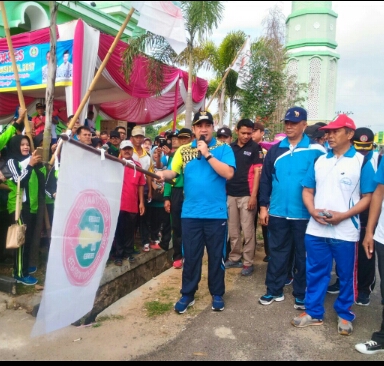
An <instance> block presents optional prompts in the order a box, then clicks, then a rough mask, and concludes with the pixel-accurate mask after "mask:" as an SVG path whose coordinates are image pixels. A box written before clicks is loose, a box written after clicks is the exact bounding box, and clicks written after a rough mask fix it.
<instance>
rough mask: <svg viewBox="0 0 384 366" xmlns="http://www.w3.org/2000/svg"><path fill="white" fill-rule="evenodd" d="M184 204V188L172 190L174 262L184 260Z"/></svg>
mask: <svg viewBox="0 0 384 366" xmlns="http://www.w3.org/2000/svg"><path fill="white" fill-rule="evenodd" d="M183 202H184V188H175V187H174V188H172V193H171V221H172V242H173V260H174V261H176V260H179V259H182V258H183V248H182V230H181V209H182V207H183Z"/></svg>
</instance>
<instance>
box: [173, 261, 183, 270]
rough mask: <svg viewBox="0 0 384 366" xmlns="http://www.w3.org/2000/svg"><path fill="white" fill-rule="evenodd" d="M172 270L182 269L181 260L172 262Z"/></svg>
mask: <svg viewBox="0 0 384 366" xmlns="http://www.w3.org/2000/svg"><path fill="white" fill-rule="evenodd" d="M173 268H176V269H182V268H183V260H182V259H176V260H175V261H173Z"/></svg>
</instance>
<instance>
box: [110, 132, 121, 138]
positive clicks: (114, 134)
mask: <svg viewBox="0 0 384 366" xmlns="http://www.w3.org/2000/svg"><path fill="white" fill-rule="evenodd" d="M109 137H110V138H112V137H118V138H120V134H119V133H118V132H117V131H111V132H110V133H109Z"/></svg>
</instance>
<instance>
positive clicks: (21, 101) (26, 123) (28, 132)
mask: <svg viewBox="0 0 384 366" xmlns="http://www.w3.org/2000/svg"><path fill="white" fill-rule="evenodd" d="M0 11H1V15H2V18H3V24H4V30H5V35H6V38H7V44H8V50H9V56H10V58H11V61H12V68H13V73H14V75H15V82H16V88H17V95H18V97H19V104H20V107H21V109H23V110H25V109H26V107H25V102H24V96H23V92H22V90H21V84H20V78H19V70H18V69H17V65H16V58H15V52H14V50H13V45H12V39H11V33H10V31H9V25H8V19H7V13H6V10H5V5H4V1H0ZM24 127H25V134H26V135H27V136H28V137H29V139H30V144H31V150H32V151H34V150H35V148H34V146H33V139H32V134H31V125H30V124H29V121H28V113H25V116H24Z"/></svg>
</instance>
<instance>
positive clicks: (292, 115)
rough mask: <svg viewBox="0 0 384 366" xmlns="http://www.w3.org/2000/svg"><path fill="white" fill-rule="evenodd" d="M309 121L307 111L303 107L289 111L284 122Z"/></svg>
mask: <svg viewBox="0 0 384 366" xmlns="http://www.w3.org/2000/svg"><path fill="white" fill-rule="evenodd" d="M306 120H307V111H306V110H305V109H304V108H301V107H292V108H289V109H288V110H287V113H286V114H285V117H284V119H283V121H287V122H294V123H299V122H301V121H306Z"/></svg>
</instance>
